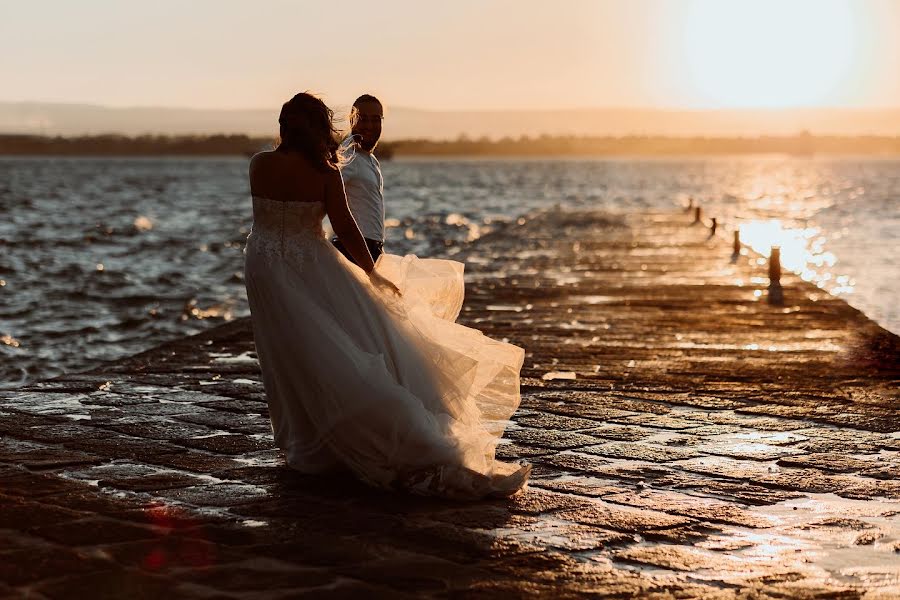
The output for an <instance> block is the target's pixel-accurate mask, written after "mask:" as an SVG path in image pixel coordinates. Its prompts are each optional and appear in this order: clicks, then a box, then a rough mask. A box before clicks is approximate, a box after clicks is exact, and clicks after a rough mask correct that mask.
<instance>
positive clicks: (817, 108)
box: [0, 100, 900, 113]
mask: <svg viewBox="0 0 900 600" xmlns="http://www.w3.org/2000/svg"><path fill="white" fill-rule="evenodd" d="M0 104H43V105H56V106H78V107H91V108H102V109H106V110H163V111H176V110H184V111H197V112H265V111H270V110H277V109H278V108H279V107H277V106H276V107H273V108H271V109H270V108H264V107H244V108H221V107H220V108H205V107H198V106H176V105H149V104H148V105H122V106H117V105H110V104H101V103H97V102H65V101H59V100H0ZM349 105H350V104H349V103H348V104H346V105H344V104H336V105H335V106H338V107H342V108H345V107H349ZM385 106H386V109H387V112H390V111H391V110H407V111H416V112H425V113H554V112H594V111H610V112H614V111H632V112H657V113H675V112H679V113H714V112H759V113H778V112H796V111H835V112H884V111H900V105H897V106H839V105H828V106H812V105H802V106H783V107H772V106H761V107H750V106H746V107H699V108H698V107H659V106H656V107H654V106H580V107H568V108H566V107H561V108H419V107H416V106H410V105H405V104H397V105H391V104H390V103H388V102H386V103H385Z"/></svg>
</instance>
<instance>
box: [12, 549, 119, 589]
mask: <svg viewBox="0 0 900 600" xmlns="http://www.w3.org/2000/svg"><path fill="white" fill-rule="evenodd" d="M111 566H112V565H110V563H109V561H107V560H103V559H102V558H97V557H96V556H94V554H93V553H91V552H89V551H82V550H73V549H69V548H60V547H47V546H43V547H42V546H34V547H31V548H28V549H27V550H16V551H13V552H9V553H5V554H4V555H3V557H2V560H0V581H2V582H4V583H6V584H7V585H10V586H22V585H25V584H34V583H37V582H41V581H46V580H52V579H56V578H58V577H59V576H60V575H61V574H67V573H92V572H104V573H106V572H108V570H109V569H110V567H111ZM81 592H82V593H83V594H84V595H87V592H88V591H87V590H81ZM42 593H46V592H42ZM25 597H28V596H25ZM51 597H52V596H51ZM72 597H77V592H76V591H75V590H69V595H68V598H72Z"/></svg>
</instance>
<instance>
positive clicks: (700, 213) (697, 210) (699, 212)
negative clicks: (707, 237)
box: [694, 206, 703, 223]
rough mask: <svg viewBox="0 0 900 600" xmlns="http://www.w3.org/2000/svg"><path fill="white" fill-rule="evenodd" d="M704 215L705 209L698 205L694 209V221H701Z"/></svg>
mask: <svg viewBox="0 0 900 600" xmlns="http://www.w3.org/2000/svg"><path fill="white" fill-rule="evenodd" d="M702 216H703V211H702V210H701V209H700V207H699V206H698V207H696V208H695V209H694V223H699V222H700V219H701V218H702Z"/></svg>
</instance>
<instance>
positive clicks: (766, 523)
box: [603, 490, 778, 528]
mask: <svg viewBox="0 0 900 600" xmlns="http://www.w3.org/2000/svg"><path fill="white" fill-rule="evenodd" d="M603 499H604V500H605V501H607V502H613V503H615V504H626V505H628V506H634V507H637V508H650V509H655V510H661V511H663V512H667V513H672V514H676V515H684V516H686V517H690V518H692V519H698V520H701V521H711V522H716V523H727V524H729V525H738V526H741V527H753V528H762V527H772V526H774V525H776V524H778V521H777V520H776V519H774V518H772V519H767V518H765V517H764V516H761V515H756V514H753V513H750V512H749V511H747V510H746V507H743V506H741V505H738V504H734V503H730V502H723V501H721V500H716V499H713V498H708V497H701V496H692V495H689V494H682V493H678V492H670V491H657V490H642V491H640V492H627V493H623V494H617V495H608V496H604V498H603Z"/></svg>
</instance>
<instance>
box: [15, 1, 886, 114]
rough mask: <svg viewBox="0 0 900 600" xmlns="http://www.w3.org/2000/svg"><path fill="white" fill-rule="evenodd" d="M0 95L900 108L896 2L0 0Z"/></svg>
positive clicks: (156, 100) (249, 102)
mask: <svg viewBox="0 0 900 600" xmlns="http://www.w3.org/2000/svg"><path fill="white" fill-rule="evenodd" d="M0 56H2V59H0V81H2V85H0V101H21V100H36V101H53V102H83V103H94V104H104V105H110V106H182V107H198V108H261V107H269V106H273V105H277V104H280V103H281V102H283V101H284V100H285V99H287V98H288V97H289V96H290V95H291V94H293V93H294V92H296V91H301V90H311V91H315V92H318V93H320V94H322V95H323V96H324V97H325V99H326V101H328V102H329V103H333V104H346V103H348V102H350V101H351V100H352V99H353V98H354V97H355V96H357V95H358V94H359V93H361V92H364V91H367V92H373V93H376V94H378V95H380V96H382V97H383V98H384V99H385V100H386V101H387V102H388V103H389V104H392V105H402V106H408V107H417V108H426V109H502V108H528V109H542V108H547V109H550V108H573V107H660V108H719V107H782V106H852V107H900V76H898V73H900V0H556V1H550V0H536V1H526V0H496V1H491V0H452V1H447V2H430V1H426V0H415V1H414V0H409V1H405V0H404V1H400V0H396V1H394V0H385V1H381V2H376V1H368V2H360V1H357V0H340V1H337V2H328V3H324V2H304V1H300V0H295V1H288V0H256V1H251V0H181V1H175V0H152V1H150V0H144V1H137V0H135V1H131V0H58V1H50V0H0Z"/></svg>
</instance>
